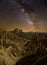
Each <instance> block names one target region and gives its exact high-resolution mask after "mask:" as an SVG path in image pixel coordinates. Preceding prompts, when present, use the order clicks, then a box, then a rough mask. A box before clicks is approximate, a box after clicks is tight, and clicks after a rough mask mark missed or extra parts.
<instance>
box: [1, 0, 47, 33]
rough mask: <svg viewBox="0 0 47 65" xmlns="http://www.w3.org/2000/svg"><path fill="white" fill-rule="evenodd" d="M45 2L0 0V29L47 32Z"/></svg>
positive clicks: (38, 0)
mask: <svg viewBox="0 0 47 65" xmlns="http://www.w3.org/2000/svg"><path fill="white" fill-rule="evenodd" d="M46 25H47V0H0V28H4V29H8V30H9V29H12V28H16V27H18V28H21V29H23V30H25V31H26V30H27V31H45V32H46V31H47V26H46Z"/></svg>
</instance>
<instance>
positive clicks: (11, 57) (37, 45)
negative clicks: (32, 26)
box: [0, 28, 47, 65]
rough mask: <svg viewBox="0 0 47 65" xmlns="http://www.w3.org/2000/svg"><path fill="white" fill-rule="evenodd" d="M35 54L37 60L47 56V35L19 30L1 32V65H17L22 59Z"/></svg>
mask: <svg viewBox="0 0 47 65" xmlns="http://www.w3.org/2000/svg"><path fill="white" fill-rule="evenodd" d="M35 54H36V56H37V58H38V57H42V56H44V55H46V54H47V34H45V33H37V32H36V33H34V32H30V33H29V32H23V31H22V30H19V29H17V28H16V29H15V30H13V31H4V30H0V58H1V59H0V65H15V64H16V63H17V61H18V60H20V59H21V58H23V57H25V56H27V55H35ZM37 60H38V59H37Z"/></svg>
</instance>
